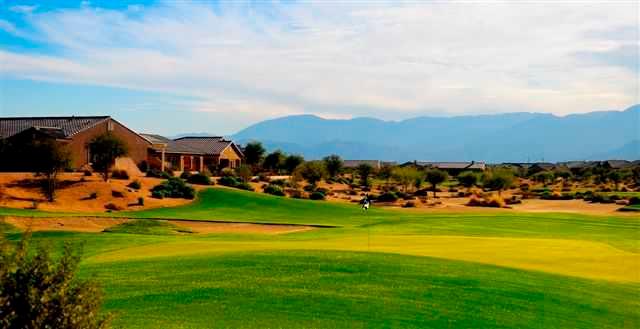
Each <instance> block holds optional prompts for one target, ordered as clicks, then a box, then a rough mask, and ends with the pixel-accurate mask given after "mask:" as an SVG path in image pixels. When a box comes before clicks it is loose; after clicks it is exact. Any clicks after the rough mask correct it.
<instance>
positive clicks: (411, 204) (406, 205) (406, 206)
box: [402, 201, 416, 208]
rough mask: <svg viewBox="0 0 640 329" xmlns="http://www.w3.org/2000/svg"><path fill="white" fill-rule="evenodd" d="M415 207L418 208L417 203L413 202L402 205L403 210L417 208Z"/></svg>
mask: <svg viewBox="0 0 640 329" xmlns="http://www.w3.org/2000/svg"><path fill="white" fill-rule="evenodd" d="M415 206H416V203H415V202H413V201H407V203H405V204H403V205H402V207H403V208H415Z"/></svg>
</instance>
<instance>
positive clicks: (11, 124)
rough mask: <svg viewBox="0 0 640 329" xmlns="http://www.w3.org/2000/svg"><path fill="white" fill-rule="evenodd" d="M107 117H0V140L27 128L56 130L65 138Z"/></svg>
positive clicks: (107, 117)
mask: <svg viewBox="0 0 640 329" xmlns="http://www.w3.org/2000/svg"><path fill="white" fill-rule="evenodd" d="M109 118H110V117H109V116H86V117H82V116H80V117H76V116H71V117H0V138H8V137H11V136H13V135H15V134H18V133H20V132H22V131H25V130H27V129H29V128H33V127H39V128H56V129H59V130H61V131H62V134H63V135H64V137H65V138H68V137H71V136H73V135H75V134H77V133H79V132H81V131H83V130H85V129H88V128H91V127H93V126H95V125H97V124H99V123H101V122H103V121H104V120H107V119H109Z"/></svg>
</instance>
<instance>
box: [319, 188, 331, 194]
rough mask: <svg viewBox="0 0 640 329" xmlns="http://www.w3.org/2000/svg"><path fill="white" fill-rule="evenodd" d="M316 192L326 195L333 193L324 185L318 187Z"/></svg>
mask: <svg viewBox="0 0 640 329" xmlns="http://www.w3.org/2000/svg"><path fill="white" fill-rule="evenodd" d="M316 192H320V193H322V194H324V195H329V194H330V193H331V192H330V191H329V190H328V189H326V188H324V187H318V188H316Z"/></svg>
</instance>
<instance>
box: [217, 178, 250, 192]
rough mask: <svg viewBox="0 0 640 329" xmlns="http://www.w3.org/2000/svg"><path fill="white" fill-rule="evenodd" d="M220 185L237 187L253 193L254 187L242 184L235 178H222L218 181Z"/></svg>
mask: <svg viewBox="0 0 640 329" xmlns="http://www.w3.org/2000/svg"><path fill="white" fill-rule="evenodd" d="M218 184H220V185H224V186H228V187H235V188H238V189H241V190H247V191H253V187H251V185H250V184H249V183H245V182H242V181H240V180H238V179H237V178H235V177H233V176H222V177H220V178H219V179H218Z"/></svg>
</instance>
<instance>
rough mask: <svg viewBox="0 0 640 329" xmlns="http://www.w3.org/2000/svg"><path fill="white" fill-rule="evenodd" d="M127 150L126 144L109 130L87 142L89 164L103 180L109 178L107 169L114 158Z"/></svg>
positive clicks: (113, 162)
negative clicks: (89, 157) (89, 155)
mask: <svg viewBox="0 0 640 329" xmlns="http://www.w3.org/2000/svg"><path fill="white" fill-rule="evenodd" d="M128 152H129V151H128V149H127V144H125V143H124V142H123V141H122V140H121V139H120V138H118V137H117V136H115V135H114V134H112V133H110V132H107V133H104V134H102V135H98V136H96V137H95V138H94V139H92V140H91V141H90V142H89V153H90V154H91V166H92V167H93V169H94V170H96V171H98V172H100V173H101V174H102V178H104V181H105V182H106V181H108V180H109V170H111V167H113V165H114V164H115V162H116V159H117V158H119V157H122V156H125V155H127V153H128Z"/></svg>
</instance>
